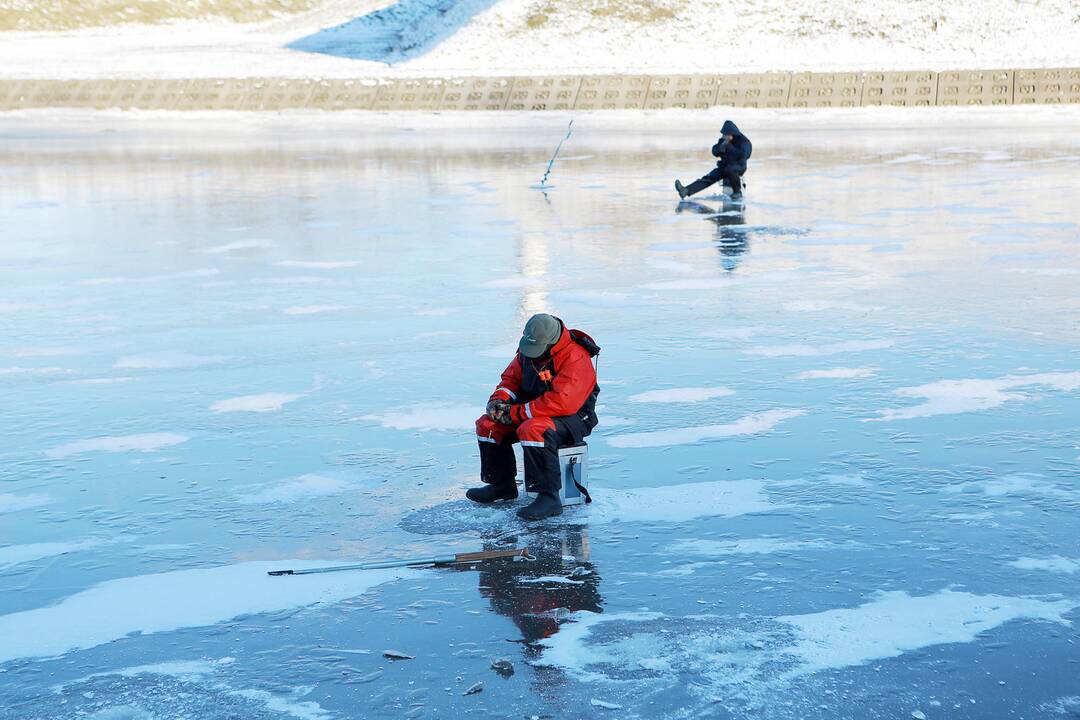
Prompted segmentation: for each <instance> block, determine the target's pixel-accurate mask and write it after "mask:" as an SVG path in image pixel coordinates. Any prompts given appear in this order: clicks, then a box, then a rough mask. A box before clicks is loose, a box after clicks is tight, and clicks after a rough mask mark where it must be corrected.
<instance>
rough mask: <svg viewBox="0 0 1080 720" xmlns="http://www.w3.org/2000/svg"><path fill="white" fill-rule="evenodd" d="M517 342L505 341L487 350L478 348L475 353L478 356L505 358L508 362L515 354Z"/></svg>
mask: <svg viewBox="0 0 1080 720" xmlns="http://www.w3.org/2000/svg"><path fill="white" fill-rule="evenodd" d="M517 351H518V344H517V343H516V342H512V343H506V344H505V345H496V346H495V347H493V348H488V349H487V350H480V351H479V352H477V353H476V354H477V355H479V356H480V357H488V358H498V359H500V360H506V361H507V362H510V360H511V359H513V357H514V355H515V354H517Z"/></svg>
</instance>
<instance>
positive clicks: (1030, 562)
mask: <svg viewBox="0 0 1080 720" xmlns="http://www.w3.org/2000/svg"><path fill="white" fill-rule="evenodd" d="M1009 565H1012V566H1013V567H1015V568H1020V569H1021V570H1046V571H1048V572H1052V573H1061V574H1064V575H1072V574H1073V573H1075V572H1080V559H1077V558H1067V557H1063V556H1061V555H1051V556H1050V557H1048V558H1027V557H1024V558H1019V559H1018V560H1013V561H1012V562H1011V563H1009Z"/></svg>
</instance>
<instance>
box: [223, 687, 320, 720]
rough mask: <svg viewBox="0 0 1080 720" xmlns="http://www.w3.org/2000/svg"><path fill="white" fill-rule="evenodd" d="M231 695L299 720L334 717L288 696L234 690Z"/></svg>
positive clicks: (314, 703) (313, 705)
mask: <svg viewBox="0 0 1080 720" xmlns="http://www.w3.org/2000/svg"><path fill="white" fill-rule="evenodd" d="M232 694H233V695H239V696H240V697H243V698H247V699H248V700H256V701H258V702H261V703H262V704H263V705H265V706H266V709H267V710H270V711H272V712H276V713H282V714H284V715H290V716H292V717H294V718H300V720H330V719H331V718H333V717H334V715H333V714H332V713H330V712H329V711H327V710H324V709H323V707H322V706H321V705H319V703H317V702H315V701H313V700H297V699H294V698H293V697H289V696H283V695H274V694H272V693H269V692H267V691H266V690H235V691H233V693H232Z"/></svg>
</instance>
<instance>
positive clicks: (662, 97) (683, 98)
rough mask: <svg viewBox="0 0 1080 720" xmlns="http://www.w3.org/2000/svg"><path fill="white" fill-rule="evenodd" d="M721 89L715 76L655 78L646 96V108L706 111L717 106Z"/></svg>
mask: <svg viewBox="0 0 1080 720" xmlns="http://www.w3.org/2000/svg"><path fill="white" fill-rule="evenodd" d="M719 87H720V82H719V78H717V77H716V76H715V75H665V76H656V77H653V78H652V80H651V82H650V83H649V91H648V93H647V94H646V96H645V108H646V109H647V110H658V109H662V108H685V109H696V110H704V109H705V108H710V107H712V106H713V105H715V104H716V93H717V90H718V88H719Z"/></svg>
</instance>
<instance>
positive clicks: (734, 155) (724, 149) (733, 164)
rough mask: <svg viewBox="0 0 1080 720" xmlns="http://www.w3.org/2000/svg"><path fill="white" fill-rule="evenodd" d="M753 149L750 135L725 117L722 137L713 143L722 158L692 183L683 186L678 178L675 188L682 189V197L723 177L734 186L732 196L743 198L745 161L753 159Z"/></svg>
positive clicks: (737, 198)
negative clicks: (745, 133)
mask: <svg viewBox="0 0 1080 720" xmlns="http://www.w3.org/2000/svg"><path fill="white" fill-rule="evenodd" d="M753 149H754V146H753V145H752V144H751V143H750V138H748V137H746V136H745V135H743V134H742V131H740V130H739V127H738V126H737V125H736V124H735V123H733V122H731V121H730V120H725V121H724V126H723V127H722V128H721V129H720V139H719V140H717V141H716V144H715V145H713V146H712V154H713V157H715V158H719V159H718V160H717V161H716V168H715V169H713V170H711V171H710V172H709V173H708V174H707V175H704V176H703V177H701V178H699V179H697V180H695V181H694V182H692V183H690V184H689V185H683V184H682V181H681V180H676V181H675V189H676V190H677V191H678V192H679V197H680V198H688V197H690V196H691V195H693V194H694V193H699V192H701V191H702V190H704V189H705V188H707V187H709V186H710V185H712V184H713V183H715V182H719V181H721V180H723V181H724V182H725V183H726V184H727V185H729V186H731V199H732V200H742V175H743V173H745V172H746V161H747V160H749V159H750V153H751V152H752V151H753Z"/></svg>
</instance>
